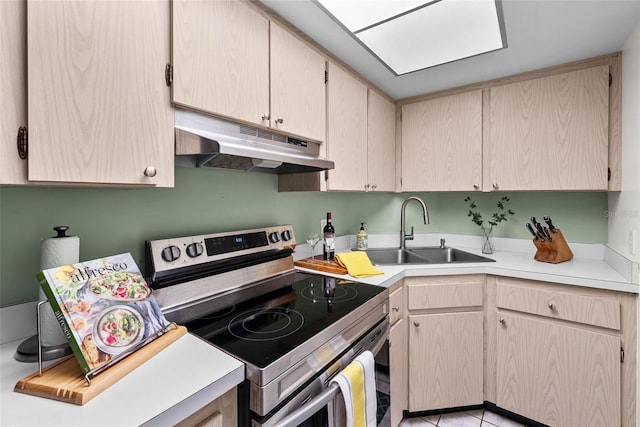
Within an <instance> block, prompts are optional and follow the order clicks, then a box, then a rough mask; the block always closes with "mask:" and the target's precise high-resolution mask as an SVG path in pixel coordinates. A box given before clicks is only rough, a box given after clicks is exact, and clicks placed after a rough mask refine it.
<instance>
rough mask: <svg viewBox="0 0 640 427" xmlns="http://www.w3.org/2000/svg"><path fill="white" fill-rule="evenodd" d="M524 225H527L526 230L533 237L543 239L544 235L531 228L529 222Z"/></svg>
mask: <svg viewBox="0 0 640 427" xmlns="http://www.w3.org/2000/svg"><path fill="white" fill-rule="evenodd" d="M525 226H526V227H527V230H529V233H531V235H532V236H533V237H535V238H536V239H538V240H542V241H544V237H543V236H541V235H540V233H537V232H536V231H535V230H534V229H533V227H532V226H531V224H530V223H526V224H525Z"/></svg>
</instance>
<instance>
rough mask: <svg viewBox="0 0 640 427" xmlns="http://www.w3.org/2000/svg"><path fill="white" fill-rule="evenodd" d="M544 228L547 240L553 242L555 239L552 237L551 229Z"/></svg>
mask: <svg viewBox="0 0 640 427" xmlns="http://www.w3.org/2000/svg"><path fill="white" fill-rule="evenodd" d="M543 230H544V235H545V236H546V237H547V240H549V241H550V242H552V241H553V239H552V238H551V231H549V229H548V228H547V227H544V228H543Z"/></svg>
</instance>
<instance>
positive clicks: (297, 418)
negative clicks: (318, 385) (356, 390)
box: [276, 383, 340, 427]
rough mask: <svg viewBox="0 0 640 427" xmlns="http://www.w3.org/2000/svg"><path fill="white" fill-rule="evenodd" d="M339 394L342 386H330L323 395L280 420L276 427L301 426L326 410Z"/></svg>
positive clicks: (335, 384)
mask: <svg viewBox="0 0 640 427" xmlns="http://www.w3.org/2000/svg"><path fill="white" fill-rule="evenodd" d="M338 394H340V386H339V385H338V384H337V383H331V384H329V386H328V387H327V388H326V389H325V390H324V391H323V392H322V393H320V394H319V395H317V396H316V397H314V398H313V399H311V400H310V401H309V402H307V403H305V404H304V405H302V406H301V407H300V408H298V409H296V410H295V411H294V412H292V413H290V414H289V415H287V416H286V417H284V418H283V419H282V420H280V421H279V422H278V423H277V424H276V427H295V426H299V425H300V424H302V423H303V422H304V421H305V420H307V419H308V418H310V417H311V416H312V415H313V414H315V413H316V412H318V411H319V410H321V409H322V408H324V407H325V406H326V405H327V404H328V403H329V402H331V401H332V400H333V399H334V398H335V397H336V396H337V395H338Z"/></svg>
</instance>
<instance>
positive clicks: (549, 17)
mask: <svg viewBox="0 0 640 427" xmlns="http://www.w3.org/2000/svg"><path fill="white" fill-rule="evenodd" d="M345 1H348V0H345ZM372 1H374V0H372ZM377 1H380V0H377ZM385 1H392V0H385ZM470 1H472V0H470ZM261 2H262V3H264V4H265V5H267V6H268V7H269V8H271V9H273V10H274V11H275V12H276V13H277V14H278V15H280V16H282V17H283V18H284V19H286V20H287V21H289V22H290V23H292V24H293V25H294V26H296V27H298V28H299V29H300V30H301V31H303V32H304V33H306V34H307V35H308V36H309V37H311V38H312V39H314V40H315V41H316V42H318V43H319V44H320V45H322V46H323V47H324V48H325V49H327V50H328V51H329V52H331V53H332V54H334V55H335V56H336V57H337V58H339V59H340V60H342V61H343V62H345V63H346V64H348V65H349V66H351V67H352V68H353V69H354V70H356V71H357V72H358V73H360V74H362V75H363V76H364V77H365V78H367V79H368V80H370V81H371V82H372V83H374V84H375V85H376V86H378V87H379V88H380V89H382V90H383V91H385V92H386V93H387V94H388V95H390V96H391V97H393V98H395V99H402V98H407V97H410V96H415V95H420V94H424V93H429V92H434V91H437V90H441V89H447V88H451V87H457V86H462V85H465V84H469V83H475V82H480V81H484V80H490V79H494V78H497V77H502V76H508V75H512V74H516V73H520V72H524V71H530V70H534V69H538V68H544V67H548V66H552V65H558V64H563V63H566V62H570V61H575V60H580V59H585V58H590V57H594V56H598V55H604V54H608V53H612V52H616V51H619V50H622V47H623V44H624V42H625V40H626V39H627V37H628V36H629V35H630V34H631V32H632V30H633V29H634V28H635V26H636V25H637V24H638V22H639V21H640V0H502V1H501V3H502V10H503V16H504V27H505V32H506V40H507V47H506V48H505V49H502V50H498V51H494V52H490V53H487V54H484V55H479V56H475V57H472V58H467V59H462V60H460V61H456V62H452V63H449V64H444V65H440V66H436V67H432V68H429V69H425V70H421V71H416V72H413V73H409V74H405V75H401V76H395V75H394V74H393V73H392V72H390V71H389V70H388V69H387V68H386V67H385V66H384V65H383V64H382V63H380V62H379V61H378V60H377V59H376V58H375V57H374V56H373V55H371V54H370V53H369V52H368V51H367V50H366V49H365V48H363V47H362V46H361V45H360V44H359V43H358V42H357V41H356V40H355V39H354V38H353V37H352V36H350V35H349V34H348V33H347V32H346V31H345V30H343V29H342V28H341V27H340V26H339V25H338V24H336V23H335V22H334V21H333V19H331V18H330V17H329V16H327V15H326V14H325V13H324V12H323V11H322V10H321V9H320V7H319V6H318V5H317V4H315V3H314V2H313V1H312V0H261Z"/></svg>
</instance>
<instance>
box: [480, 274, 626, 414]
mask: <svg viewBox="0 0 640 427" xmlns="http://www.w3.org/2000/svg"><path fill="white" fill-rule="evenodd" d="M486 301H487V303H486V306H485V308H486V311H485V315H486V324H487V326H486V330H485V336H486V338H485V339H486V349H487V353H486V361H485V378H486V379H487V382H486V384H485V400H488V401H490V402H492V403H495V404H496V405H497V406H498V407H500V408H503V409H506V410H508V411H511V412H514V413H516V414H519V415H522V416H524V417H527V418H530V419H532V420H535V421H538V422H541V423H544V424H547V425H551V426H569V427H571V426H581V427H583V426H584V427H586V426H625V427H626V426H637V425H638V419H637V414H638V412H637V396H638V394H637V384H638V379H637V303H638V298H637V295H635V294H630V293H625V292H615V291H608V290H603V289H593V288H587V287H582V286H571V285H562V284H555V283H548V282H542V281H535V280H524V279H515V278H508V277H495V276H488V277H487V297H486Z"/></svg>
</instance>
